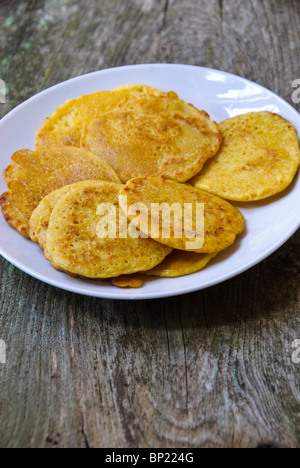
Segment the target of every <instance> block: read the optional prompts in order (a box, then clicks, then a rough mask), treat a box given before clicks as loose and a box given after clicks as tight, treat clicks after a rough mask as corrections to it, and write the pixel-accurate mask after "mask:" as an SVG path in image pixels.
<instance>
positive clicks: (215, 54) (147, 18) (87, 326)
mask: <svg viewBox="0 0 300 468" xmlns="http://www.w3.org/2000/svg"><path fill="white" fill-rule="evenodd" d="M299 35H300V3H299V1H298V0H285V1H282V0H219V1H217V0H202V1H201V2H199V1H197V0H173V1H172V0H166V1H165V0H101V1H99V0H84V1H83V0H73V1H71V0H61V1H60V2H57V1H56V0H28V1H23V0H21V1H20V0H2V1H1V3H0V67H1V68H0V78H2V79H4V80H5V81H6V84H7V86H8V88H9V92H8V102H7V104H5V105H1V106H0V113H1V115H5V114H6V113H7V112H8V111H9V110H10V109H12V108H13V107H15V106H16V105H17V104H19V103H20V102H22V101H23V100H25V99H27V98H28V97H30V96H32V95H33V94H35V93H36V92H38V91H40V90H42V89H44V88H46V87H49V86H51V85H54V84H56V83H58V82H60V81H62V80H66V79H68V78H71V77H73V76H76V75H79V74H82V73H87V72H90V71H94V70H97V69H102V68H106V67H114V66H119V65H124V64H134V63H146V62H175V63H188V64H195V65H202V66H207V67H213V68H217V69H222V70H225V71H228V72H232V73H237V74H239V75H242V76H245V77H247V78H249V79H251V80H254V81H256V82H259V83H261V84H262V85H264V86H266V87H268V88H270V89H272V90H273V91H275V92H276V93H278V94H280V95H281V96H282V97H283V98H285V99H287V100H288V101H289V102H291V94H292V87H291V84H292V81H293V80H295V79H296V78H300V65H299V64H300V37H299ZM298 110H300V108H298ZM299 246H300V233H299V232H298V233H297V234H296V235H295V236H294V237H293V238H292V239H291V240H290V241H289V242H288V243H287V244H286V245H285V246H284V247H282V248H281V249H280V250H279V251H278V252H277V253H275V254H274V255H273V256H272V257H270V258H269V259H268V260H266V261H265V262H263V263H262V264H260V265H259V266H257V267H255V268H253V269H252V270H250V271H248V272H247V273H245V274H243V275H241V276H240V277H238V278H235V279H233V280H231V281H228V282H226V283H224V284H222V285H219V286H216V287H214V288H211V289H208V290H206V291H204V292H199V293H195V294H192V295H189V296H183V297H180V298H176V299H168V300H159V301H149V302H135V303H130V302H115V301H106V300H98V299H93V298H88V297H80V296H76V295H73V294H70V293H66V292H63V291H60V290H58V289H55V288H52V287H50V286H47V285H45V284H42V283H40V282H38V281H36V280H34V279H33V278H30V277H29V276H27V275H25V274H24V273H22V272H20V271H19V270H17V269H15V268H14V267H13V266H12V265H10V264H9V263H8V262H6V261H5V260H3V259H1V261H0V278H1V279H0V288H1V295H0V339H4V340H5V341H6V343H7V350H8V351H7V363H6V364H5V365H1V364H0V446H1V447H3V448H4V447H48V448H55V447H80V448H87V447H249V448H252V447H253V448H256V447H297V448H299V447H300V424H299V419H300V406H299V402H300V388H299V375H300V367H299V365H298V366H297V365H295V364H293V363H292V360H291V355H292V352H293V349H292V343H293V341H294V340H295V339H297V338H298V339H299V338H300V327H299V300H300V294H299V292H300V289H299V274H300V259H299Z"/></svg>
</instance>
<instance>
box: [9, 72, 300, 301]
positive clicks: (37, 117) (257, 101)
mask: <svg viewBox="0 0 300 468" xmlns="http://www.w3.org/2000/svg"><path fill="white" fill-rule="evenodd" d="M134 83H143V84H148V85H150V86H154V87H157V88H160V89H163V90H165V91H170V90H172V91H176V92H177V93H178V94H179V95H180V97H181V98H183V99H184V100H186V101H188V102H191V103H193V104H194V105H195V106H196V107H199V108H200V109H205V110H206V111H207V112H208V113H209V114H210V116H211V117H212V118H213V119H214V120H216V121H217V122H220V121H222V120H224V119H226V118H228V117H234V116H236V115H238V114H243V113H246V112H249V111H260V110H268V111H272V112H276V113H278V114H280V115H282V116H283V117H285V118H287V119H288V120H290V121H291V122H292V123H293V124H294V125H295V127H296V128H297V130H298V133H299V134H300V115H299V114H298V113H297V112H296V111H295V110H294V109H293V108H292V107H291V106H290V105H289V104H287V103H286V102H285V101H283V100H282V99H281V98H280V97H278V96H276V95H275V94H273V93H272V92H270V91H268V90H267V89H265V88H262V87H261V86H259V85H257V84H254V83H251V82H249V81H247V80H245V79H243V78H240V77H237V76H233V75H229V74H227V73H224V72H221V71H215V70H210V69H206V68H198V67H192V66H186V65H166V64H165V65H164V64H157V65H136V66H129V67H122V68H115V69H111V70H103V71H100V72H96V73H92V74H89V75H85V76H81V77H79V78H75V79H72V80H70V81H67V82H65V83H62V84H59V85H57V86H54V87H53V88H50V89H48V90H46V91H44V92H42V93H40V94H38V95H37V96H34V97H33V98H31V99H29V100H28V101H27V102H25V103H24V104H22V105H21V106H19V107H18V108H16V109H15V110H13V111H12V112H11V113H10V114H8V115H7V116H6V117H4V118H3V119H2V120H1V122H0V132H1V161H0V170H1V172H2V170H4V169H5V167H6V166H7V165H8V164H9V162H10V157H11V155H12V154H13V153H14V152H15V151H17V150H19V149H21V148H31V149H33V148H34V139H35V133H36V130H37V128H38V127H39V126H40V125H41V124H42V123H43V122H44V120H45V118H46V117H47V116H48V115H50V114H51V113H52V112H53V111H54V110H55V109H56V108H57V107H58V106H59V105H60V104H62V103H63V102H65V101H66V100H67V99H70V98H75V97H77V96H79V95H81V94H88V93H92V92H95V91H99V90H105V89H114V88H116V87H118V86H121V85H125V84H134ZM0 190H1V192H0V193H2V192H4V191H5V190H6V185H5V183H4V182H3V181H2V180H1V182H0ZM299 200H300V181H299V176H297V177H296V180H295V182H294V183H293V185H292V187H291V188H290V189H288V190H287V191H286V192H285V193H284V194H283V195H281V196H278V197H276V198H273V199H271V200H269V201H265V202H259V203H251V204H247V205H246V204H244V205H237V206H238V207H239V208H240V209H241V211H242V213H243V214H244V216H245V218H246V222H247V232H246V234H245V235H244V236H243V237H241V238H240V240H239V241H238V242H237V244H236V245H235V246H233V247H232V248H231V249H229V250H228V251H226V252H224V253H223V254H221V255H219V256H218V257H217V259H216V260H215V261H214V262H213V263H212V264H211V265H210V266H209V267H208V268H207V269H205V270H203V271H201V272H199V273H196V274H193V275H190V276H186V277H182V278H178V279H177V278H176V279H147V280H146V283H145V285H144V286H143V288H141V289H138V290H122V289H118V288H116V287H114V286H112V285H111V284H110V283H109V282H101V281H90V280H81V279H76V278H72V277H70V276H68V275H66V274H64V273H60V272H58V271H56V270H54V268H52V267H51V265H50V264H49V263H48V262H47V261H46V260H45V258H44V256H43V253H42V251H41V250H40V249H39V247H38V246H37V245H36V244H34V243H32V242H30V241H29V240H26V239H24V238H22V237H21V236H20V235H19V234H18V233H17V232H16V231H14V230H13V229H12V228H11V227H10V226H9V225H8V224H6V222H5V221H4V219H3V218H2V216H0V253H1V255H2V256H3V257H4V258H6V259H7V260H8V261H9V262H11V263H12V264H14V265H15V266H16V267H18V268H20V269H21V270H23V271H25V272H26V273H28V274H29V275H31V276H33V277H35V278H38V279H39V280H41V281H44V282H45V283H48V284H51V285H53V286H57V287H59V288H62V289H65V290H67V291H72V292H75V293H79V294H84V295H88V296H95V297H102V298H111V299H154V298H162V297H168V296H176V295H180V294H185V293H189V292H193V291H196V290H200V289H204V288H208V287H210V286H213V285H216V284H218V283H221V282H223V281H226V280H228V279H230V278H232V277H234V276H236V275H239V274H240V273H242V272H244V271H246V270H248V269H249V268H251V267H253V266H254V265H256V264H257V263H259V262H261V261H262V260H264V259H265V258H266V257H268V256H269V255H271V254H272V253H273V252H274V251H275V250H277V249H278V248H279V247H281V246H282V245H283V244H284V243H285V242H286V241H287V240H288V239H289V238H290V237H291V236H292V235H293V234H294V233H295V232H296V231H297V229H298V228H299V227H300V203H299Z"/></svg>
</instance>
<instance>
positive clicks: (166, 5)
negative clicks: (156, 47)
mask: <svg viewBox="0 0 300 468" xmlns="http://www.w3.org/2000/svg"><path fill="white" fill-rule="evenodd" d="M169 5H170V0H166V1H165V7H164V16H163V22H162V27H161V30H160V32H162V31H163V30H164V28H165V26H166V24H167V19H168V11H169Z"/></svg>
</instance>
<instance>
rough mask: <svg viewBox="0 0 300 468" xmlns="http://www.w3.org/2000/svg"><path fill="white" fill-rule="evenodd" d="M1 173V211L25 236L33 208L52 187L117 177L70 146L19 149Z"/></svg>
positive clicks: (87, 154) (102, 165)
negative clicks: (3, 185) (4, 185)
mask: <svg viewBox="0 0 300 468" xmlns="http://www.w3.org/2000/svg"><path fill="white" fill-rule="evenodd" d="M4 177H5V179H6V180H7V181H8V191H7V192H6V193H4V194H2V195H1V197H0V205H1V208H2V212H3V215H4V218H5V220H6V221H7V222H8V223H9V224H10V225H11V226H12V227H13V228H15V229H16V230H17V231H18V232H19V233H20V234H22V235H23V236H24V237H29V225H28V222H29V219H30V217H31V215H32V212H33V211H34V209H35V208H36V207H37V206H38V204H39V203H40V201H41V200H42V199H43V198H44V197H45V196H46V195H48V193H51V192H53V190H56V189H59V188H61V187H63V186H65V185H69V184H72V183H74V182H78V181H81V180H88V179H91V180H107V181H112V182H119V181H120V180H119V178H118V176H117V175H116V174H115V172H114V171H113V169H112V168H111V167H109V165H108V164H107V163H106V162H105V161H103V160H102V159H100V158H99V157H98V156H96V155H94V154H93V153H91V152H88V151H86V150H84V149H82V148H73V147H47V148H42V147H41V148H38V149H36V150H35V151H30V150H21V151H18V152H17V153H15V154H14V155H13V156H12V159H11V165H10V166H9V167H8V168H7V169H6V170H5V171H4Z"/></svg>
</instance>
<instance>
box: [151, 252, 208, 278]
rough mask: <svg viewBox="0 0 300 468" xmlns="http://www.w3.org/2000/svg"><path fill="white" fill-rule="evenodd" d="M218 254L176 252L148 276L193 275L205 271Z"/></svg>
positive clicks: (174, 276)
mask: <svg viewBox="0 0 300 468" xmlns="http://www.w3.org/2000/svg"><path fill="white" fill-rule="evenodd" d="M216 255H217V254H198V253H194V252H183V251H182V250H174V251H173V252H172V253H170V255H168V256H167V257H166V258H165V260H164V261H163V262H162V263H161V264H160V265H158V266H157V267H155V268H153V270H150V271H147V272H146V273H145V275H147V276H160V277H161V278H178V277H179V276H186V275H191V274H192V273H196V272H197V271H200V270H203V268H205V267H206V266H207V265H208V264H209V262H210V261H211V260H212V259H213V258H215V256H216Z"/></svg>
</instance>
